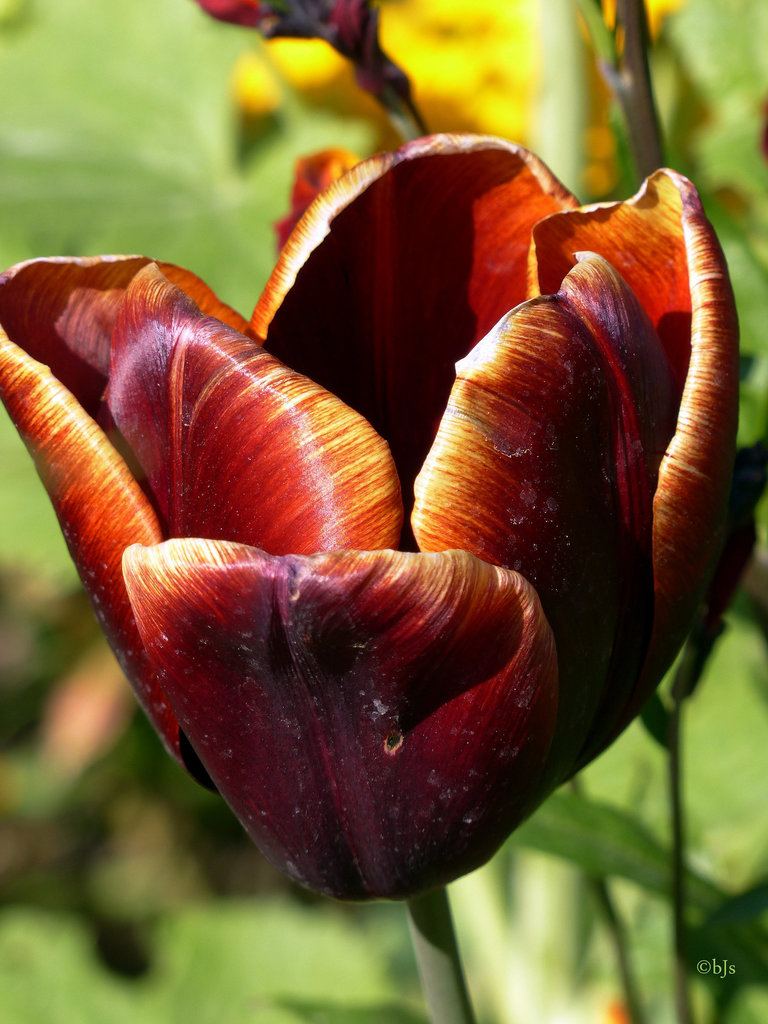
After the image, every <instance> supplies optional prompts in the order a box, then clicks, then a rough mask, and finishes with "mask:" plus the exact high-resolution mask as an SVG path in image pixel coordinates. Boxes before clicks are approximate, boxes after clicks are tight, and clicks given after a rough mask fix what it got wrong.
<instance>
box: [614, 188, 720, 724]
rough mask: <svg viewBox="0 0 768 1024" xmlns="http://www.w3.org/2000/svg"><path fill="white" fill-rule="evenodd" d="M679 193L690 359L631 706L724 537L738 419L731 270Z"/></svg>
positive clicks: (664, 467)
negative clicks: (648, 631)
mask: <svg viewBox="0 0 768 1024" xmlns="http://www.w3.org/2000/svg"><path fill="white" fill-rule="evenodd" d="M667 173H668V175H669V177H670V178H671V179H672V180H674V182H675V183H676V185H677V187H678V188H679V190H680V195H681V199H682V230H683V236H684V239H685V248H686V252H687V254H688V267H689V283H690V293H691V306H692V317H691V356H690V362H689V367H688V375H687V377H686V381H685V388H684V390H683V397H682V400H681V403H680V413H679V416H678V421H677V430H676V431H675V436H674V437H673V439H672V441H671V443H670V445H669V448H668V451H667V454H666V456H665V457H664V459H663V460H662V463H661V467H660V470H659V484H658V487H657V490H656V495H655V497H654V502H653V572H654V581H655V599H656V614H655V618H654V627H653V635H652V638H651V646H650V651H649V654H648V659H647V663H646V666H645V669H644V671H643V678H642V680H641V683H640V686H639V688H638V695H637V701H636V702H635V703H633V704H632V705H631V706H630V707H629V708H628V709H627V712H626V715H625V722H626V721H629V720H630V719H631V717H632V716H633V715H634V714H636V713H637V710H638V709H639V707H640V706H641V705H642V702H643V700H644V699H645V698H646V697H647V696H648V695H649V693H650V692H651V690H652V689H653V687H654V685H655V682H654V680H657V679H659V678H660V677H661V675H662V674H663V673H664V672H665V671H666V670H667V668H669V666H670V664H671V662H672V659H673V658H674V656H675V654H676V653H677V650H678V648H679V646H680V644H681V643H682V642H683V640H684V638H685V635H686V633H687V632H688V629H689V628H690V621H691V618H692V616H693V614H694V613H695V611H696V608H697V607H698V605H699V603H700V601H701V599H702V596H703V593H704V590H705V588H706V585H707V582H708V579H709V575H710V572H711V571H712V570H713V569H714V563H715V560H716V557H717V553H718V551H719V548H720V545H721V543H722V539H723V536H722V530H723V524H724V522H725V513H726V508H727V504H728V495H729V492H730V485H731V478H732V474H733V460H734V453H735V449H736V428H737V419H738V382H739V353H738V334H739V331H738V321H737V318H736V306H735V303H734V298H733V292H732V290H731V284H730V280H729V278H728V268H727V266H726V263H725V258H724V256H723V254H722V250H721V249H720V245H719V243H718V241H717V237H716V236H715V233H714V231H713V230H712V226H711V225H710V223H709V221H708V220H707V219H706V217H705V215H704V212H703V209H702V206H701V200H700V199H699V196H698V193H697V192H696V190H695V189H694V187H693V186H692V185H691V183H690V182H689V181H687V180H686V179H685V178H683V177H682V176H681V175H676V174H673V173H672V172H667Z"/></svg>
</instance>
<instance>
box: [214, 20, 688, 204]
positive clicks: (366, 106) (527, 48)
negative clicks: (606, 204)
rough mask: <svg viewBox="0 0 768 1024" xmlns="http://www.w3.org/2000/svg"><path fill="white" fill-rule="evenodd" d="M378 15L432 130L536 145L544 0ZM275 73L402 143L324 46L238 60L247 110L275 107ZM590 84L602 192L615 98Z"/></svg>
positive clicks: (590, 154) (589, 146)
mask: <svg viewBox="0 0 768 1024" xmlns="http://www.w3.org/2000/svg"><path fill="white" fill-rule="evenodd" d="M684 3H685V0H648V4H647V6H648V13H649V20H650V24H651V28H652V32H653V33H654V34H655V35H657V34H658V32H659V30H660V27H661V23H662V21H663V19H664V18H665V17H666V16H667V15H668V14H669V13H671V12H673V11H675V10H677V9H678V8H680V7H681V6H683V4H684ZM380 9H381V42H382V46H383V49H384V51H385V53H387V54H388V55H389V56H390V57H391V58H392V59H393V60H394V61H395V62H396V63H397V64H398V65H400V66H401V67H402V68H403V69H404V70H405V71H406V72H407V74H408V76H409V77H410V80H411V84H412V88H413V91H414V97H415V100H416V104H417V106H418V108H419V110H420V111H421V113H422V115H423V117H424V120H425V121H426V124H427V125H428V127H429V130H430V131H476V132H481V133H487V134H491V135H500V136H502V137H504V138H508V139H513V140H514V141H516V142H520V143H523V144H529V145H530V144H531V136H532V130H533V127H534V125H535V118H536V117H537V116H538V114H539V109H538V106H539V104H538V100H539V94H540V88H541V71H542V67H541V64H542V57H541V46H540V37H541V32H542V25H543V23H545V21H546V15H547V10H546V0H506V2H505V3H500V2H499V0H473V2H472V3H471V4H469V3H467V2H466V0H385V2H383V3H382V4H381V6H380ZM603 10H604V14H605V17H606V20H607V21H608V22H609V23H610V21H611V19H612V18H613V17H615V0H603ZM275 75H277V76H278V77H280V78H283V79H284V80H285V81H287V83H288V84H289V85H290V86H291V87H292V88H294V89H295V90H297V91H298V92H299V93H301V95H302V96H303V97H304V98H305V100H306V101H307V102H309V103H312V104H322V105H329V106H333V107H334V109H336V110H337V111H338V112H339V113H341V114H345V115H351V116H359V117H360V116H362V117H367V118H371V119H373V120H375V122H376V123H377V125H378V126H379V137H378V143H377V144H378V145H379V146H381V147H382V148H384V147H390V146H393V145H396V144H397V143H398V141H399V140H398V139H397V137H396V136H395V135H394V132H393V131H392V128H391V126H390V125H389V124H388V122H387V120H386V118H385V116H384V114H383V113H382V111H381V109H380V108H379V106H378V104H377V103H376V101H375V100H374V99H373V98H372V97H371V96H370V95H368V94H367V93H365V92H364V91H363V90H362V89H360V88H359V87H358V86H357V85H356V83H355V81H354V71H353V69H352V67H351V65H350V64H349V63H348V62H347V61H346V60H344V58H342V57H341V56H339V54H338V53H336V51H335V50H333V49H332V47H330V46H329V45H328V44H327V43H326V42H324V41H323V40H319V39H274V40H270V41H269V42H267V43H266V44H265V45H264V47H263V49H262V51H261V52H260V53H257V52H253V53H251V54H249V55H247V57H244V58H241V61H240V62H238V64H237V66H236V68H235V75H234V91H235V95H236V97H237V102H238V103H239V104H240V107H241V109H242V110H243V111H244V112H245V113H246V114H248V115H252V114H261V113H263V111H264V110H265V109H266V110H269V111H271V110H273V109H274V106H272V104H274V103H275V102H276V99H275V97H276V92H275V90H276V86H275V84H274V79H275ZM585 88H586V89H587V90H588V92H589V94H590V99H589V120H590V124H589V127H588V128H587V129H586V136H585V140H584V152H585V157H586V166H585V170H584V175H583V179H584V187H585V189H586V191H587V193H588V194H591V195H593V196H601V195H604V194H605V193H607V192H608V191H609V190H610V188H611V187H612V186H613V184H614V182H615V169H614V164H615V159H614V140H613V134H612V131H611V129H610V128H609V127H608V119H607V108H608V103H609V97H608V91H607V88H606V87H605V86H604V84H603V83H602V82H601V81H600V80H599V76H598V74H597V73H596V72H594V73H592V74H590V75H589V76H588V79H587V81H586V84H585ZM262 93H263V95H262ZM278 95H279V93H278Z"/></svg>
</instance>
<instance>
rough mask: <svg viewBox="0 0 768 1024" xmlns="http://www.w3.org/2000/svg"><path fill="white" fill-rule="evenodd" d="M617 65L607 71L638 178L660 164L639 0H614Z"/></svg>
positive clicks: (645, 25) (643, 16)
mask: <svg viewBox="0 0 768 1024" xmlns="http://www.w3.org/2000/svg"><path fill="white" fill-rule="evenodd" d="M616 38H617V43H619V45H618V46H617V54H618V66H617V67H615V68H614V69H613V73H609V74H608V81H609V84H610V85H611V87H612V89H613V91H614V93H615V95H616V99H617V100H618V102H619V104H620V106H621V109H622V112H623V114H624V120H625V121H626V124H627V133H628V135H629V144H630V147H631V150H632V156H633V159H634V161H635V168H636V169H637V173H638V175H639V177H640V178H645V177H647V176H648V175H649V174H651V173H652V172H653V171H655V170H656V169H657V168H659V167H661V166H662V165H663V157H662V147H661V131H660V129H659V118H658V114H657V113H656V104H655V103H654V99H653V89H652V87H651V75H650V71H649V68H648V19H647V17H646V13H645V4H644V2H643V0H616Z"/></svg>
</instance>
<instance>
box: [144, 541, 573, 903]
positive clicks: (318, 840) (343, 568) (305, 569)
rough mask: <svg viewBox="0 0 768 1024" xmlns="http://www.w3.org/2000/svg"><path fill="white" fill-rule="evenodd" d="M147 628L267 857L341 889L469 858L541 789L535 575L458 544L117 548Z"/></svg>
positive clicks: (367, 890)
mask: <svg viewBox="0 0 768 1024" xmlns="http://www.w3.org/2000/svg"><path fill="white" fill-rule="evenodd" d="M124 571H125V578H126V583H127V586H128V591H129V594H130V596H131V602H132V604H133V608H134V612H135V615H136V618H137V621H138V624H139V629H140V631H141V634H142V637H143V639H144V643H145V645H146V647H147V649H148V651H149V652H150V655H151V656H152V658H153V659H154V661H155V663H156V664H157V666H158V670H159V672H160V675H161V679H162V681H163V686H164V688H165V690H166V692H167V693H168V695H169V698H170V700H171V702H172V705H173V707H174V711H175V712H176V714H177V715H178V717H179V720H180V721H181V723H182V726H183V728H184V729H185V731H186V732H187V735H189V737H190V739H191V741H192V744H193V746H194V747H195V749H196V751H197V753H198V754H199V756H200V757H201V758H202V760H203V761H204V763H205V764H206V767H207V768H208V770H209V772H210V773H211V776H212V778H213V779H214V781H215V782H216V785H217V787H218V788H219V790H220V792H221V793H222V794H223V795H224V797H225V798H226V800H227V801H228V803H229V804H230V806H231V807H232V808H233V810H234V811H235V813H236V814H237V816H238V817H239V819H240V820H241V822H242V823H243V824H244V825H245V827H246V829H247V830H248V832H249V833H250V835H251V836H252V837H253V839H254V840H255V842H256V843H257V844H258V845H259V847H260V848H261V849H262V851H263V852H264V853H265V854H266V856H267V857H269V858H270V859H271V860H272V861H273V862H274V863H276V864H277V865H278V866H280V867H281V868H282V869H283V870H285V871H287V872H288V873H289V874H290V875H292V876H293V877H294V878H296V879H297V880H298V881H300V882H303V883H304V884H307V885H310V886H311V887H312V888H314V889H317V890H319V891H321V892H325V893H329V894H331V895H335V896H340V897H346V898H363V897H368V896H389V897H398V896H405V895H408V894H409V893H412V892H416V891H418V890H420V889H422V888H426V887H429V886H433V885H438V884H441V883H444V882H446V881H448V880H450V879H451V878H453V877H455V876H456V875H458V874H460V873H462V872H465V871H467V870H470V869H471V868H473V867H475V866H476V865H478V864H480V863H482V861H483V860H485V859H486V858H487V857H488V856H489V855H490V854H491V853H492V852H493V850H494V849H495V847H496V846H498V844H499V843H500V842H501V841H502V840H503V838H504V837H505V836H506V835H507V834H508V832H509V831H510V829H511V828H512V827H514V825H515V824H516V823H517V822H519V821H520V819H521V817H522V816H523V815H524V814H525V813H526V812H527V811H528V810H529V809H530V808H531V807H532V806H533V805H534V804H535V802H536V800H537V799H538V798H540V794H539V793H538V792H537V788H536V784H537V780H538V779H539V778H540V775H541V768H542V764H543V760H544V758H545V755H546V752H547V748H548V746H549V741H550V737H551V733H552V728H553V724H554V716H555V706H556V689H557V687H556V665H555V658H554V648H553V643H552V637H551V633H550V631H549V627H548V626H547V623H546V620H545V619H544V617H543V615H542V612H541V607H540V605H539V603H538V601H537V599H536V596H535V593H534V592H533V590H532V589H531V588H530V587H529V586H528V585H527V584H526V582H525V581H524V580H523V579H522V578H521V577H519V576H518V575H517V574H515V573H511V572H508V571H506V570H504V569H500V568H498V567H496V566H491V565H487V564H485V563H483V562H481V561H479V560H478V559H476V558H473V557H472V556H471V555H469V554H467V553H466V552H455V551H453V552H444V553H439V554H434V555H424V554H413V553H405V552H395V551H378V552H372V551H346V552H339V551H336V552H329V553H325V554H317V555H312V556H309V557H296V556H288V557H285V558H274V557H271V556H269V555H266V554H265V553H264V552H262V551H258V550H256V549H253V548H249V547H246V546H243V545H235V544H227V543H222V542H210V541H203V540H172V541H168V542H167V543H165V544H161V545H157V546H155V547H151V548H141V547H133V548H130V549H129V550H128V551H127V552H126V555H125V560H124Z"/></svg>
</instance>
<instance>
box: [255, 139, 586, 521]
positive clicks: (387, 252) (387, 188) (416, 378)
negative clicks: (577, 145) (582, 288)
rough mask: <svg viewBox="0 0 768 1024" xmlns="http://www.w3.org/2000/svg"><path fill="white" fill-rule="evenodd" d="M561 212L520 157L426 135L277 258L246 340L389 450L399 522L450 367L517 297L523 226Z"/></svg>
mask: <svg viewBox="0 0 768 1024" xmlns="http://www.w3.org/2000/svg"><path fill="white" fill-rule="evenodd" d="M572 205H575V200H574V199H573V197H572V196H571V195H570V194H569V193H568V192H567V191H566V190H565V189H564V188H563V187H562V185H560V183H559V182H558V181H557V180H556V179H555V178H553V177H552V175H551V174H550V173H549V172H548V171H547V170H546V168H545V167H544V166H543V165H542V164H541V163H540V162H539V161H538V160H536V158H535V157H533V156H532V155H531V154H529V153H527V152H526V151H525V150H522V149H520V147H518V146H515V145H513V144H512V143H505V142H502V141H501V140H499V139H488V138H483V137H473V136H449V135H448V136H434V137H432V138H428V139H423V140H419V141H418V142H415V143H410V144H408V145H406V146H404V147H403V148H402V149H400V150H398V152H397V153H391V154H385V155H383V156H378V157H374V158H372V159H371V160H367V161H364V162H363V163H362V164H359V165H358V166H357V167H355V168H353V169H352V170H351V171H350V172H349V173H348V174H346V175H345V176H344V177H343V178H342V179H340V180H339V181H337V182H335V183H334V184H333V185H331V187H330V188H329V189H328V190H327V191H326V192H325V193H323V194H322V196H321V197H320V198H319V199H317V200H316V201H315V203H313V205H312V206H311V207H310V208H309V210H308V212H307V214H306V215H305V217H304V218H303V219H302V220H301V221H300V222H299V225H298V227H297V228H296V229H295V230H294V232H293V235H292V236H291V238H290V240H289V242H288V244H287V245H286V247H285V249H284V250H283V253H282V255H281V258H280V261H279V263H278V265H277V268H276V270H275V272H274V274H273V275H272V278H271V279H270V281H269V283H268V285H267V288H266V290H265V292H264V295H263V296H262V298H261V300H260V301H259V304H258V305H257V307H256V310H255V312H254V315H253V319H252V325H253V328H254V330H255V331H256V333H257V335H258V336H259V337H266V339H267V340H266V342H265V345H266V347H267V348H268V349H269V350H270V351H271V352H274V353H275V354H276V355H278V356H279V357H280V358H281V359H283V360H284V361H285V362H286V363H287V364H288V365H289V366H292V367H293V368H294V369H296V370H299V371H300V372H301V373H305V374H307V376H309V377H311V378H312V379H313V380H316V381H317V382H318V383H320V384H322V385H323V386H324V387H326V388H327V389H328V390H329V391H332V392H333V393H334V394H336V395H338V396H339V397H340V398H342V399H343V400H344V401H345V402H347V404H348V405H351V406H352V407H353V408H354V409H357V411H358V412H360V413H361V414H362V415H363V416H365V418H366V419H367V420H368V421H369V422H370V423H372V424H373V426H374V427H375V429H376V430H377V431H378V433H380V434H381V435H382V436H383V437H384V438H386V440H387V441H388V442H389V445H390V448H391V449H392V454H393V456H394V459H395V463H396V465H397V467H398V472H399V474H400V480H401V482H402V486H403V495H404V501H405V503H406V511H407V509H408V506H409V505H410V501H411V498H410V492H411V486H412V482H413V480H414V478H415V476H416V474H417V473H418V471H419V469H420V467H421V463H422V462H423V460H424V457H425V456H426V453H427V451H428V450H429V446H430V444H431V443H432V439H433V437H434V434H435V431H436V429H437V424H438V422H439V419H440V416H441V415H442V412H443V409H444V407H445V403H446V401H447V398H448V393H449V391H450V388H451V384H452V382H453V379H454V364H455V362H456V360H457V359H459V358H460V357H461V356H463V355H466V353H467V352H468V351H469V350H470V349H471V348H472V346H473V345H474V344H475V342H476V341H478V339H479V338H481V337H482V336H483V335H484V334H485V333H486V332H487V331H488V330H489V329H490V328H491V327H492V326H493V324H494V323H496V321H497V320H498V319H499V318H500V317H501V316H502V315H503V314H504V313H506V312H507V311H508V310H509V309H511V308H512V307H513V306H515V305H517V304H518V303H519V302H521V301H522V300H523V299H524V298H525V281H526V266H527V260H528V250H529V244H530V233H531V228H532V227H533V225H534V224H535V223H536V221H537V220H539V219H540V218H541V217H544V216H546V215H547V214H549V213H552V212H553V211H555V210H560V209H563V208H566V207H569V206H572Z"/></svg>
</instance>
